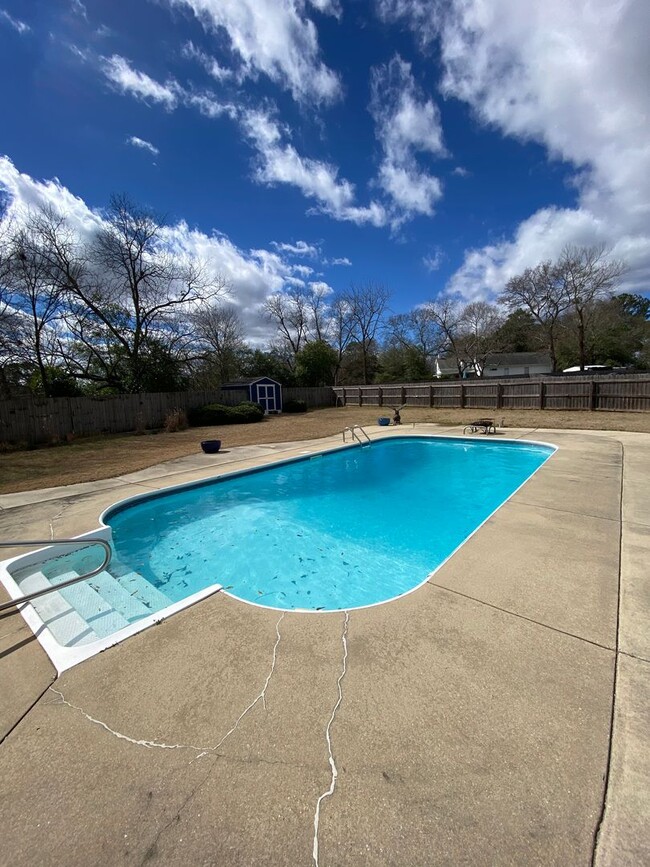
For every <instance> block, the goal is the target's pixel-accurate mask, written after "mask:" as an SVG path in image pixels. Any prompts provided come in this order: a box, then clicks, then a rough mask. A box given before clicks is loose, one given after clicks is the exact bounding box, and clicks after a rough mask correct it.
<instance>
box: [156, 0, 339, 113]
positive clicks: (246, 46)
mask: <svg viewBox="0 0 650 867" xmlns="http://www.w3.org/2000/svg"><path fill="white" fill-rule="evenodd" d="M167 2H168V3H169V4H170V5H172V6H182V7H185V8H189V9H190V10H191V11H192V12H193V13H194V15H195V16H196V18H197V19H198V21H200V23H201V25H202V26H203V28H204V30H205V31H206V32H208V33H213V34H215V35H217V36H219V37H220V36H222V35H224V34H225V35H227V37H228V40H229V47H230V50H231V52H232V54H233V55H234V56H236V57H237V59H238V60H239V63H240V64H241V68H242V72H243V73H244V74H247V75H256V74H258V73H260V72H261V73H263V74H264V75H266V76H268V77H269V78H270V79H271V81H273V82H274V83H276V84H278V85H280V86H281V87H283V88H286V89H287V90H289V91H290V92H291V94H292V96H293V97H294V99H296V100H300V101H306V100H316V101H318V102H332V101H334V100H336V99H338V98H339V97H340V95H341V84H340V81H339V78H338V76H337V75H336V73H334V72H333V71H332V70H331V69H329V68H328V67H327V66H326V65H325V64H324V63H323V62H322V61H321V60H320V48H319V45H318V33H317V30H316V27H315V25H314V23H313V22H312V21H311V20H310V19H309V18H307V17H306V15H305V4H304V3H303V2H296V0H167ZM314 5H316V6H317V7H318V8H320V9H321V10H322V11H327V12H332V11H333V10H334V9H335V8H336V7H337V5H338V4H337V3H332V2H328V0H320V2H316V3H315V4H314Z"/></svg>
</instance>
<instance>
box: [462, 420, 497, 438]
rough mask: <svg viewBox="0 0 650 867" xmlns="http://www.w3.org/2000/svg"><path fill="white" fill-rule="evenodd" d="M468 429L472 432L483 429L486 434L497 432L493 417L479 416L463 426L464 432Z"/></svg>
mask: <svg viewBox="0 0 650 867" xmlns="http://www.w3.org/2000/svg"><path fill="white" fill-rule="evenodd" d="M468 430H469V431H470V432H471V433H476V432H477V431H483V433H484V434H486V435H487V434H489V433H493V434H495V433H496V432H497V429H496V426H495V424H494V419H493V418H477V419H476V421H471V422H470V423H469V424H466V425H465V427H464V428H463V433H465V432H466V431H468Z"/></svg>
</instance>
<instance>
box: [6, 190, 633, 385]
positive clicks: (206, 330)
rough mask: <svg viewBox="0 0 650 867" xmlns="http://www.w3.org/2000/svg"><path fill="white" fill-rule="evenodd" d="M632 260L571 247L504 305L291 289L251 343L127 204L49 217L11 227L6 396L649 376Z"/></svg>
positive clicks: (215, 288)
mask: <svg viewBox="0 0 650 867" xmlns="http://www.w3.org/2000/svg"><path fill="white" fill-rule="evenodd" d="M623 273H624V266H623V264H622V263H620V262H617V261H615V260H613V259H611V258H610V257H609V256H608V255H607V251H606V250H605V249H604V248H602V247H584V248H581V247H567V248H565V250H564V251H563V252H562V254H561V256H560V257H559V258H558V260H557V261H556V262H543V263H541V264H539V265H538V266H536V267H535V268H529V269H526V270H525V271H524V272H523V273H522V274H520V275H517V276H515V277H513V278H512V279H511V280H509V281H508V283H507V284H506V286H505V287H504V289H503V292H502V293H501V295H500V296H499V298H498V299H497V301H498V303H497V304H489V303H487V302H484V301H476V302H471V303H465V304H463V303H460V302H458V301H455V300H454V299H452V298H448V297H438V298H437V299H435V300H432V301H429V302H426V303H424V304H422V305H419V306H417V307H415V308H414V309H413V310H411V311H410V312H408V313H400V314H394V313H392V311H391V309H390V301H391V296H390V292H389V291H388V289H387V288H386V287H385V286H383V285H381V284H376V283H365V284H353V285H351V286H350V287H349V288H347V289H345V290H342V291H338V292H332V290H330V289H329V287H327V286H325V285H324V284H313V285H312V286H311V287H304V286H288V287H286V288H285V289H284V290H283V291H282V292H277V293H275V294H273V295H271V296H270V297H268V298H267V300H266V302H265V303H264V309H263V311H262V312H263V315H264V316H265V317H266V319H267V321H268V323H269V325H270V326H272V328H273V330H274V332H275V336H274V338H273V339H272V340H271V341H270V343H269V345H268V346H266V347H265V348H264V349H261V348H255V347H252V346H251V345H249V344H248V343H247V342H246V339H245V334H244V328H243V325H242V322H241V319H240V317H239V314H238V312H237V307H236V305H235V304H233V303H232V302H231V301H229V298H228V296H227V289H228V284H227V281H226V280H225V279H223V278H222V277H220V276H215V275H214V274H212V273H211V272H210V271H209V269H208V268H207V267H206V264H205V263H203V262H201V261H200V260H199V259H198V257H192V256H190V255H189V254H187V252H185V251H179V250H178V249H176V248H175V247H174V244H173V239H172V238H171V236H170V235H169V234H168V232H167V230H166V226H165V222H164V220H162V219H161V218H159V217H157V216H156V215H155V214H153V213H152V212H150V211H148V210H147V209H145V208H142V207H140V206H138V205H136V204H134V203H133V202H131V201H130V200H129V199H128V198H127V197H125V196H117V197H114V198H113V199H112V200H111V203H110V207H109V208H108V210H107V212H106V213H105V214H104V215H103V217H102V218H101V219H99V218H97V220H96V221H95V222H94V223H93V224H91V225H88V226H86V227H84V228H83V230H79V229H76V230H75V229H73V228H72V226H71V224H70V222H69V221H68V220H67V219H66V218H65V217H64V216H62V215H61V214H59V213H57V212H56V211H55V210H54V209H51V208H41V209H36V210H33V211H31V212H30V213H28V215H27V217H26V219H24V220H21V221H20V224H12V223H11V222H7V221H6V220H5V221H4V223H2V228H1V234H0V395H1V396H3V397H10V396H13V395H15V394H17V393H22V392H24V391H25V390H30V391H32V392H35V393H40V394H44V395H46V396H60V395H73V394H84V393H85V394H111V393H113V394H114V393H133V392H143V391H178V390H185V389H191V388H197V389H199V388H200V389H203V388H214V387H218V386H219V385H220V384H221V383H223V382H226V381H231V380H235V379H238V378H243V377H252V376H270V377H272V378H274V379H277V380H278V381H280V382H282V383H283V384H284V385H306V386H317V385H333V384H343V385H345V384H359V383H363V384H367V383H371V382H397V381H403V382H404V381H421V380H427V379H430V378H431V377H432V376H433V375H434V373H435V361H436V359H439V358H445V359H446V360H447V364H448V365H450V364H451V365H452V366H453V369H454V370H455V373H456V375H458V376H464V375H468V374H469V373H471V374H472V375H476V376H481V375H482V374H483V371H484V368H485V365H486V361H487V359H488V358H489V356H490V355H492V354H494V353H498V352H524V351H543V352H546V353H548V355H549V357H550V358H551V363H552V366H553V369H554V370H558V369H561V368H562V367H564V366H568V365H569V364H577V365H580V366H582V367H584V365H586V364H595V363H602V364H611V365H614V366H620V365H626V366H638V367H645V366H646V365H647V364H648V362H649V361H650V358H649V357H648V353H649V347H650V342H649V334H648V318H649V315H650V313H649V308H650V302H649V301H648V299H646V298H644V297H643V296H640V295H629V294H627V295H626V294H619V295H616V294H615V291H616V289H617V287H618V285H619V282H620V279H621V277H622V275H623Z"/></svg>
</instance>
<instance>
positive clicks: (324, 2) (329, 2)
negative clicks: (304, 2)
mask: <svg viewBox="0 0 650 867" xmlns="http://www.w3.org/2000/svg"><path fill="white" fill-rule="evenodd" d="M309 2H310V3H311V5H312V6H313V7H314V9H318V11H319V12H322V13H323V15H333V16H334V18H340V17H341V15H342V10H341V4H340V3H339V0H309Z"/></svg>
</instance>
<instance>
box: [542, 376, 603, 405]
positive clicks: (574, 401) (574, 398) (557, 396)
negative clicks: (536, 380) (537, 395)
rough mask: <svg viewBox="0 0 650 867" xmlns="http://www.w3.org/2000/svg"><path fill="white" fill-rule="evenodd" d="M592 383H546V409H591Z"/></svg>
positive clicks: (554, 381)
mask: <svg viewBox="0 0 650 867" xmlns="http://www.w3.org/2000/svg"><path fill="white" fill-rule="evenodd" d="M592 382H593V380H590V381H585V380H580V381H578V382H576V381H575V380H573V379H572V380H568V379H561V380H559V381H557V380H553V381H549V380H547V381H546V382H545V383H544V386H545V388H544V407H545V409H591V393H592Z"/></svg>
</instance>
